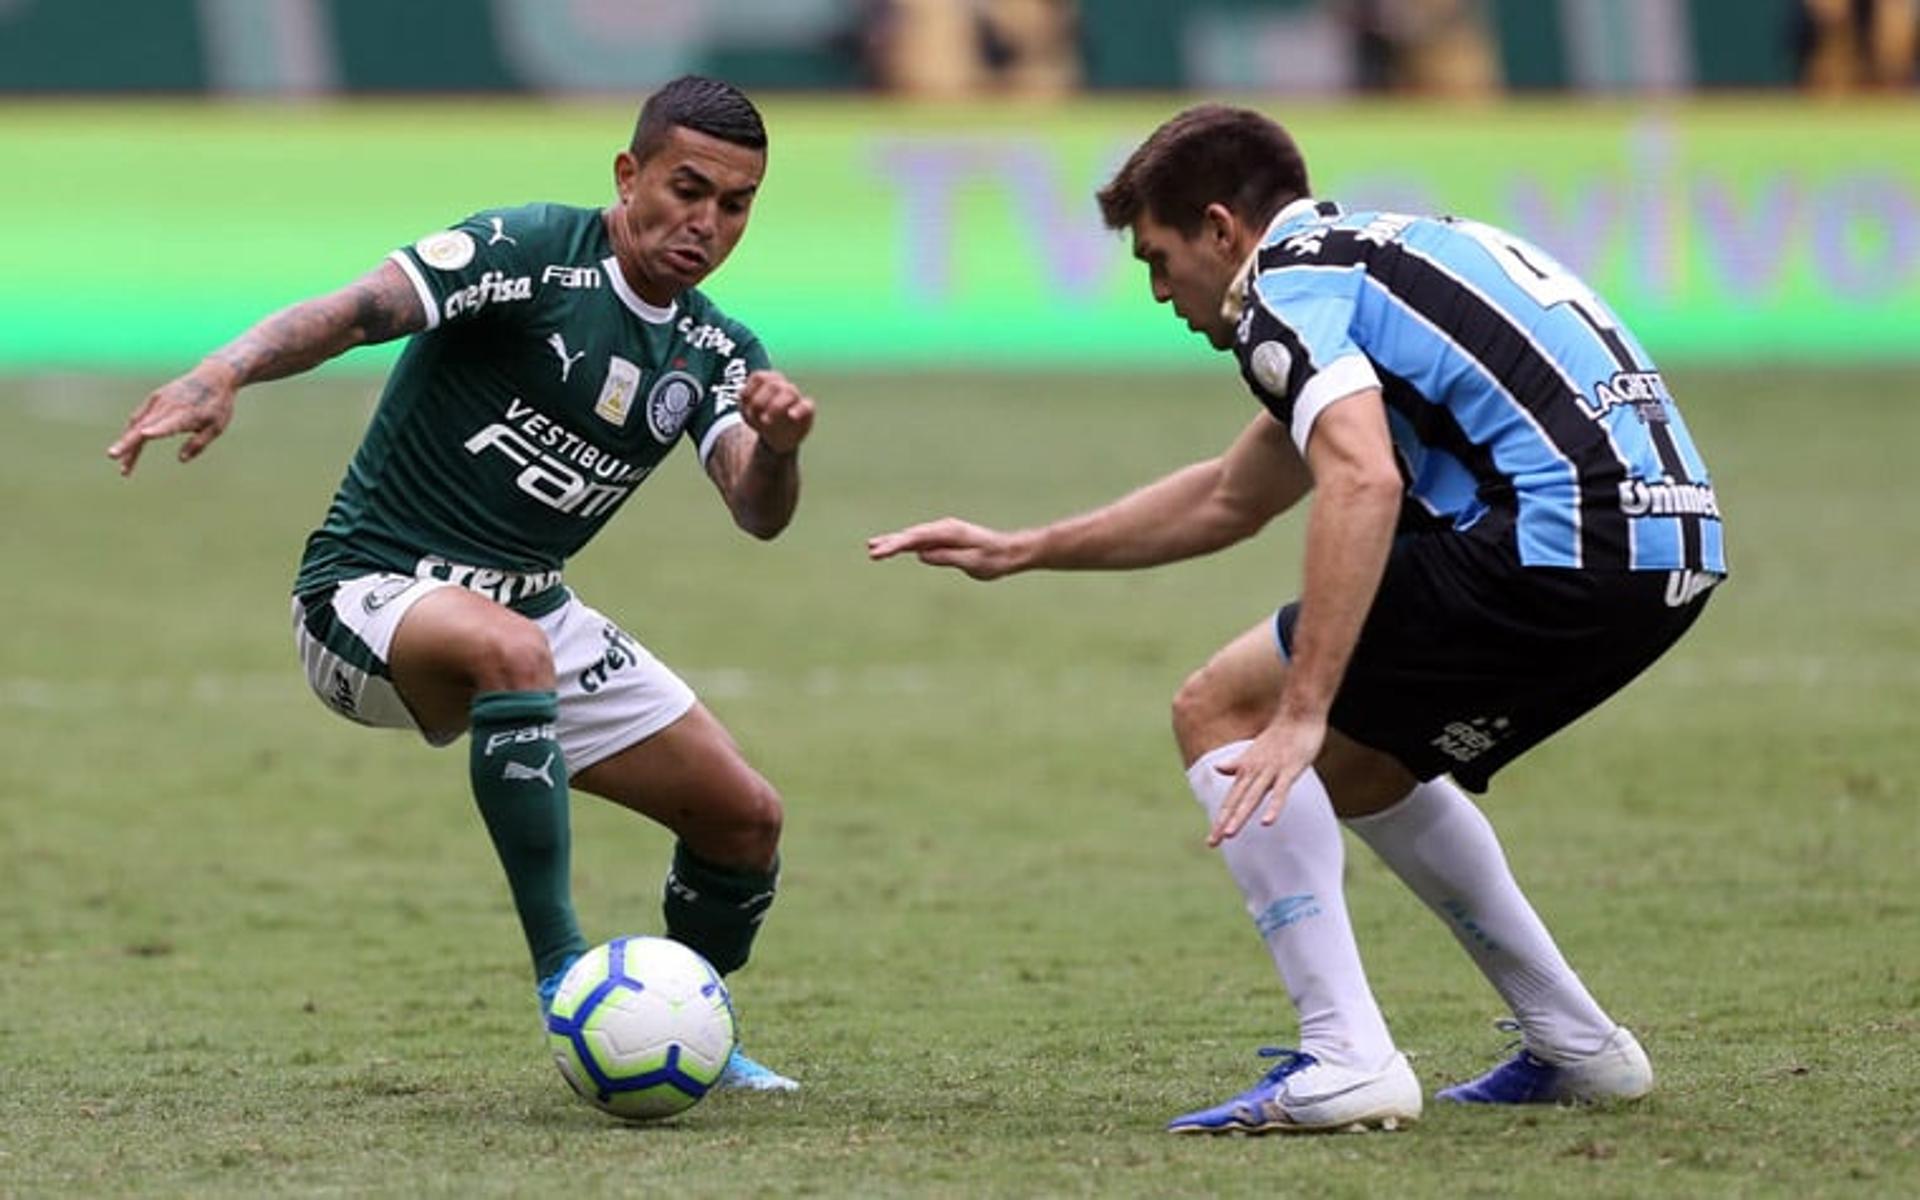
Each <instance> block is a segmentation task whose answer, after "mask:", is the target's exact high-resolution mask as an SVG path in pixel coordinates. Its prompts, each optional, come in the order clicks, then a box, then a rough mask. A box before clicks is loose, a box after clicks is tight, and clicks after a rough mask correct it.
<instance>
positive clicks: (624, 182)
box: [613, 150, 640, 204]
mask: <svg viewBox="0 0 1920 1200" xmlns="http://www.w3.org/2000/svg"><path fill="white" fill-rule="evenodd" d="M639 178H640V162H639V160H638V159H636V158H634V157H633V152H632V151H630V150H622V151H621V152H620V153H618V154H616V155H614V156H613V190H614V194H615V195H617V196H619V197H620V202H621V203H622V204H625V203H627V202H628V201H630V200H632V199H633V188H634V183H635V181H637V180H638V179H639Z"/></svg>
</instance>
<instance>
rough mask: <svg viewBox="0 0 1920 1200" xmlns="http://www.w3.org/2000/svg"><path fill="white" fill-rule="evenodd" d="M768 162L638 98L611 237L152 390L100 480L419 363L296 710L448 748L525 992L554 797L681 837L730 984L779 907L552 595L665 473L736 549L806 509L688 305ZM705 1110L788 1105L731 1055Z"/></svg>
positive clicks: (553, 831)
mask: <svg viewBox="0 0 1920 1200" xmlns="http://www.w3.org/2000/svg"><path fill="white" fill-rule="evenodd" d="M766 147H767V135H766V129H765V126H764V125H763V124H762V123H761V119H760V114H759V112H758V110H756V109H755V108H754V106H753V104H752V102H751V101H749V100H748V99H747V97H746V96H744V95H742V94H741V93H740V92H739V91H737V90H736V89H734V88H733V87H732V86H730V85H728V84H725V83H722V82H720V81H719V80H714V79H704V78H700V77H695V76H689V77H685V78H682V79H678V80H675V81H673V82H671V83H669V84H667V85H666V86H664V87H662V88H661V89H660V90H659V91H658V92H655V93H654V94H653V95H652V96H651V97H649V98H648V100H647V102H646V104H645V105H644V106H643V107H642V108H641V111H640V118H639V121H638V122H637V124H636V125H635V128H634V133H633V138H632V140H631V142H630V143H629V145H628V146H627V148H626V149H624V150H622V151H620V152H619V153H618V154H617V155H616V156H615V159H614V172H613V174H614V188H615V200H614V203H613V204H612V205H610V206H609V207H607V208H604V209H602V208H579V207H573V206H569V205H560V204H531V205H525V206H522V207H519V208H508V209H496V210H488V211H484V212H481V213H478V214H475V215H474V216H471V217H469V218H467V219H466V220H464V221H461V222H459V223H458V224H456V225H455V226H453V227H452V228H450V229H445V230H441V231H439V232H436V233H432V234H429V235H428V236H426V237H423V238H421V239H420V240H419V241H417V242H415V243H413V244H412V245H409V246H405V247H402V248H401V249H399V250H396V251H394V252H393V254H392V255H390V256H389V257H388V259H387V261H386V262H384V263H382V264H381V265H380V266H379V267H378V268H376V269H375V270H374V271H372V272H371V273H369V274H368V275H366V276H365V277H363V278H361V279H360V280H359V281H357V282H355V283H353V284H351V285H349V286H348V287H346V288H343V289H341V290H340V291H338V292H335V293H332V294H330V295H326V296H321V297H318V298H316V299H313V300H309V301H306V302H304V303H301V304H297V305H295V306H293V307H292V308H289V309H287V310H285V311H284V312H280V313H276V314H274V315H273V316H270V317H268V318H266V319H265V320H263V321H261V322H260V323H259V324H258V325H255V326H254V327H253V328H252V329H250V330H248V331H247V332H246V333H244V334H242V335H241V336H240V337H239V338H238V339H236V340H235V341H234V342H232V343H231V344H229V345H227V346H225V347H222V348H221V349H219V350H216V351H214V352H213V353H212V354H210V355H209V356H208V357H207V358H206V359H205V360H204V361H203V362H202V363H201V364H200V365H199V366H197V367H195V368H194V369H193V370H192V371H191V372H189V373H188V374H186V375H184V376H181V377H180V378H179V379H176V380H174V381H172V382H171V383H168V384H166V385H165V386H163V387H161V388H160V389H159V390H158V391H156V392H154V393H153V394H152V395H151V396H149V397H148V398H147V400H146V402H145V403H143V404H142V405H141V406H140V407H139V408H138V409H136V410H135V412H134V413H133V416H132V417H131V418H130V419H129V420H128V422H127V427H126V430H125V432H124V433H122V435H121V436H120V438H119V439H118V440H117V441H116V442H115V443H114V444H113V445H112V446H111V447H110V448H109V449H108V451H107V453H108V454H109V456H110V457H112V458H113V459H115V460H116V461H117V462H118V463H119V464H120V469H121V472H122V473H123V474H126V473H131V472H132V471H133V469H134V466H135V464H136V463H137V462H138V461H139V457H140V451H141V448H142V447H143V445H145V443H147V442H149V441H152V440H154V439H156V438H167V437H173V436H177V435H185V436H186V438H187V440H186V442H185V443H184V445H183V446H182V448H181V450H180V458H181V460H182V461H187V460H190V459H192V458H194V457H196V456H197V455H199V454H200V452H201V451H202V450H204V449H205V448H206V447H207V445H208V444H209V443H210V442H212V441H213V439H214V438H216V437H218V436H219V435H220V434H221V433H222V432H223V431H224V430H225V429H226V426H227V423H228V421H229V420H231V419H232V415H233V405H234V397H235V393H236V392H237V391H238V389H239V388H241V387H242V386H244V385H246V384H249V383H255V382H260V381H263V380H270V379H280V378H284V377H285V376H288V375H293V374H296V373H298V372H301V371H305V370H307V369H309V368H311V367H314V366H316V365H318V364H319V363H321V362H324V361H325V360H327V359H329V358H332V357H334V356H335V355H338V354H341V353H344V352H345V351H347V350H349V349H351V348H352V347H354V346H359V345H367V344H371V343H375V342H384V341H389V340H392V339H394V338H398V337H405V336H408V335H412V337H411V340H410V341H409V342H408V344H407V348H406V351H405V352H404V353H403V354H402V355H401V357H400V361H399V364H398V365H397V366H396V367H395V368H394V370H393V373H392V374H391V375H390V376H389V377H388V380H387V385H386V389H385V391H384V393H383V394H382V396H381V399H380V405H379V407H378V409H377V410H376V411H375V413H374V415H373V420H372V422H371V424H370V425H369V427H368V429H367V433H366V436H365V438H364V439H363V440H362V442H361V444H360V448H359V450H358V451H357V452H356V453H355V454H354V457H353V462H352V464H351V465H350V466H349V467H348V469H347V473H346V478H345V479H344V480H343V481H342V482H341V484H340V488H339V491H338V492H336V493H335V495H334V499H333V504H332V505H331V507H330V508H329V509H328V512H327V516H326V519H325V521H324V522H323V523H322V525H321V526H320V528H319V529H318V530H316V531H315V532H314V534H313V535H312V537H310V538H309V539H308V541H307V550H306V555H305V557H304V558H303V559H302V561H301V564H300V572H299V576H298V578H297V579H296V580H295V582H294V589H293V590H294V601H293V619H294V632H295V639H296V642H297V644H298V647H299V650H300V654H301V657H302V659H303V661H304V664H305V666H306V671H307V677H308V681H309V683H310V684H311V685H312V687H313V689H314V691H315V693H316V694H317V695H318V696H319V697H320V699H321V700H322V701H323V702H325V703H326V704H327V705H328V706H329V707H331V708H333V709H334V710H335V711H336V712H338V713H339V714H340V715H342V716H344V717H346V718H348V719H349V720H353V721H356V722H359V723H361V724H364V725H374V726H385V727H391V728H401V729H412V730H416V731H417V732H418V733H420V734H421V735H422V736H423V737H424V738H425V739H426V740H427V741H428V742H430V743H432V744H434V745H446V744H448V743H451V742H453V741H455V740H457V739H458V738H459V737H460V736H461V735H462V734H463V733H471V737H470V739H469V745H470V751H469V763H468V778H469V782H470V784H471V787H472V789H473V794H474V798H475V800H476V802H477V803H478V805H479V807H480V812H481V815H482V817H483V818H484V820H485V822H486V825H487V829H488V832H489V834H490V835H491V836H492V839H493V843H494V847H495V849H496V851H497V852H498V854H499V857H500V861H501V864H502V866H503V867H504V868H505V870H506V874H507V882H508V885H509V888H510V890H511V892H512V894H513V900H514V907H515V910H516V911H517V913H518V915H519V917H520V923H521V928H522V930H523V932H524V933H525V935H526V938H527V945H528V949H529V951H530V952H531V955H532V959H533V966H534V978H535V980H536V991H537V993H538V995H539V997H540V999H541V1001H542V1003H543V1005H544V1004H545V1003H546V1002H547V1001H549V1000H551V998H552V996H553V994H554V991H555V990H556V989H557V987H558V986H559V983H560V980H561V978H562V976H563V974H564V973H565V970H566V968H567V966H568V965H569V964H571V963H572V961H573V960H574V959H576V958H578V957H579V955H580V953H581V952H582V951H583V950H585V949H586V940H585V939H584V938H583V937H582V935H581V931H580V926H579V922H578V921H577V920H576V918H575V916H574V911H573V900H572V884H571V880H570V877H569V876H570V852H569V836H570V835H569V814H568V796H569V791H570V789H576V788H577V789H579V790H582V791H587V792H591V793H593V794H595V795H598V796H603V797H605V798H607V799H609V800H612V801H614V802H615V803H617V804H620V805H623V806H625V807H627V808H630V809H632V810H634V811H635V812H638V813H641V814H643V815H645V816H648V817H651V818H653V819H654V820H657V821H659V822H661V823H662V824H664V825H666V826H667V827H668V828H670V829H672V830H673V831H674V833H675V834H676V835H677V837H678V843H677V845H676V846H675V848H674V855H673V863H672V867H671V869H670V870H669V872H668V874H667V877H666V888H665V898H664V901H663V908H664V911H665V923H666V932H667V935H668V936H669V937H672V938H675V939H676V940H678V941H681V942H683V943H685V944H686V945H688V946H691V947H692V948H693V949H695V950H697V951H699V952H700V953H701V954H702V955H704V956H705V957H706V958H707V959H708V960H709V961H711V962H712V963H713V965H714V966H715V967H716V968H718V969H719V970H720V971H721V972H723V973H724V972H728V971H732V970H733V969H735V968H737V967H739V966H741V965H742V964H744V963H745V962H746V960H747V956H748V952H749V951H750V949H751V947H752V945H753V941H754V938H755V936H756V935H757V933H758V931H759V928H760V922H761V920H762V918H763V917H765V915H766V912H767V909H768V907H769V906H770V905H771V904H772V902H773V896H774V885H775V879H776V876H777V869H778V850H779V842H780V832H781V825H782V821H783V809H782V805H781V801H780V797H779V794H778V793H777V792H775V791H774V789H773V787H772V786H771V785H770V784H768V782H767V781H766V780H765V779H764V778H762V777H761V776H760V774H759V773H758V772H757V771H755V770H754V769H753V767H752V766H751V765H749V764H748V763H747V761H746V760H745V758H743V757H742V755H741V753H740V750H739V747H738V746H737V745H736V744H735V743H734V741H733V738H732V737H731V736H730V735H729V734H728V733H727V731H726V729H725V728H724V727H722V726H721V724H720V722H719V721H718V720H717V719H716V718H715V717H714V716H713V714H712V713H710V712H709V711H708V710H707V709H706V707H705V706H704V705H702V704H700V703H699V702H698V700H697V699H696V698H695V696H694V693H693V691H692V689H690V688H689V687H688V686H687V685H686V683H684V682H683V681H682V680H681V679H680V678H679V676H677V675H676V674H674V672H673V671H672V670H670V669H669V668H668V667H667V666H666V665H665V664H663V663H661V662H660V661H659V660H658V659H656V658H655V657H654V656H653V655H652V654H650V653H649V652H648V651H647V649H646V647H645V646H643V645H642V644H641V643H640V641H639V640H638V639H637V638H635V637H634V636H633V635H632V634H630V633H628V632H627V631H626V630H624V629H622V628H621V627H620V626H619V625H618V624H616V623H615V622H613V621H612V620H610V619H608V618H607V617H605V616H603V615H601V614H600V613H599V612H598V611H596V610H594V609H593V608H591V607H589V606H588V605H587V604H586V603H585V602H583V601H582V600H581V599H580V598H579V597H578V596H576V595H575V594H574V593H573V591H572V590H571V589H570V588H568V587H567V585H566V584H565V583H564V582H563V580H562V568H563V567H564V565H565V562H566V560H567V559H568V558H570V557H571V556H572V555H573V554H574V553H575V552H576V551H577V550H579V549H580V548H581V547H582V546H584V545H585V544H586V543H587V541H588V540H589V539H591V538H592V537H593V536H594V535H595V534H597V533H598V532H599V531H600V530H601V529H602V528H603V527H604V526H605V525H606V523H607V521H608V520H609V519H610V518H611V517H612V516H613V514H614V513H615V512H616V511H617V510H618V509H619V508H620V507H621V506H622V505H624V504H625V503H626V501H627V499H628V498H629V497H630V496H631V495H632V494H633V493H634V491H635V490H636V489H638V487H639V486H640V484H641V483H642V482H643V481H645V479H646V478H647V476H648V475H649V474H651V473H652V472H653V470H654V469H655V468H656V467H657V466H658V465H659V464H660V463H662V462H663V461H664V460H665V459H666V457H667V455H668V454H669V452H670V451H671V450H672V449H673V447H674V446H676V445H679V444H681V443H683V442H684V443H685V444H687V445H689V446H691V447H692V448H693V450H694V451H695V452H696V453H697V454H698V456H699V459H700V463H701V465H702V466H703V467H704V468H705V469H706V472H707V475H708V476H709V477H710V478H711V479H712V481H713V483H714V486H715V487H716V488H717V489H718V490H719V493H720V495H721V498H722V499H723V500H724V501H725V503H726V505H727V507H728V509H729V511H730V512H731V513H732V515H733V518H734V521H735V523H736V524H737V525H739V526H740V528H742V529H744V530H746V531H747V532H749V533H751V534H753V535H754V536H755V537H759V538H763V539H764V538H772V537H774V536H776V535H778V534H779V533H780V531H781V530H782V529H784V528H785V527H786V525H787V523H788V521H789V520H791V519H792V516H793V513H794V508H795V506H796V504H797V503H798V501H799V489H800V472H799V450H800V444H801V442H802V441H803V440H805V438H806V437H807V435H808V433H809V431H810V430H811V429H812V426H813V417H814V404H813V401H812V400H811V399H810V398H808V397H807V396H806V395H804V394H803V393H801V391H800V390H799V389H798V388H796V387H795V386H794V385H793V384H792V383H791V382H790V381H788V380H787V379H786V377H785V376H783V375H781V374H780V373H779V372H777V371H775V370H773V369H771V366H770V363H769V359H768V356H767V352H766V350H765V348H764V347H763V346H762V345H761V343H760V340H759V339H758V338H757V337H755V336H754V335H753V333H752V331H750V330H749V329H747V328H746V327H745V326H744V325H742V324H740V323H739V322H737V321H735V320H733V319H732V318H731V317H728V316H727V315H726V314H724V313H722V312H721V311H720V310H719V309H718V308H717V307H716V306H715V305H714V303H713V302H712V301H711V300H710V299H708V298H707V297H706V296H705V295H704V294H703V293H701V292H700V291H699V290H698V288H697V287H696V286H695V285H696V284H698V283H700V282H701V281H702V280H703V279H705V278H706V277H707V276H708V275H709V274H711V273H712V272H713V271H714V270H715V269H717V268H718V267H719V266H720V264H721V263H723V262H724V261H725V260H726V258H727V256H728V254H729V253H731V252H732V250H733V247H734V246H735V244H736V243H737V242H738V241H739V240H740V237H741V235H742V234H743V233H744V232H745V231H746V227H747V218H748V216H749V215H750V213H751V211H752V207H753V199H754V196H755V194H756V193H757V192H758V191H759V187H760V181H761V178H762V176H763V175H764V174H765V171H766V157H767V153H766ZM719 1082H720V1083H721V1084H722V1085H723V1086H737V1087H746V1088H752V1089H758V1090H787V1089H791V1088H793V1087H794V1086H796V1085H795V1084H794V1083H793V1081H792V1080H790V1079H787V1078H786V1077H784V1076H782V1075H780V1074H779V1073H777V1072H774V1071H772V1070H769V1069H768V1068H766V1067H764V1066H762V1065H761V1064H759V1063H756V1062H754V1061H753V1060H752V1059H750V1058H748V1057H746V1056H745V1055H744V1054H740V1053H738V1052H736V1053H735V1055H734V1057H733V1059H732V1060H731V1061H730V1062H729V1064H728V1065H727V1068H726V1071H725V1073H724V1075H723V1076H722V1077H721V1079H720V1081H719Z"/></svg>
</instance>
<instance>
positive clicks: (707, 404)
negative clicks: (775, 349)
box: [687, 323, 772, 467]
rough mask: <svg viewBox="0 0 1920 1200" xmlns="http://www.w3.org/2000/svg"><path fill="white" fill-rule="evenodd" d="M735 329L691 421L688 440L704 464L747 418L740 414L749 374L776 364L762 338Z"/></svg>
mask: <svg viewBox="0 0 1920 1200" xmlns="http://www.w3.org/2000/svg"><path fill="white" fill-rule="evenodd" d="M730 324H731V323H730ZM731 332H732V333H733V334H734V335H735V336H736V340H735V341H734V344H733V350H732V352H731V353H722V354H720V355H719V356H717V357H716V358H715V360H714V368H713V374H712V376H711V377H710V378H709V379H708V380H707V386H706V388H705V389H704V390H703V394H702V396H701V399H700V403H699V404H697V405H695V406H694V410H693V415H692V416H691V417H689V418H688V420H687V435H688V439H689V440H690V441H691V442H692V443H693V445H694V446H695V448H696V449H697V450H698V452H699V455H700V465H701V466H703V467H704V466H706V465H707V458H708V457H709V456H710V455H711V454H712V453H713V447H714V445H715V444H716V443H718V442H719V440H720V435H721V434H723V433H725V432H726V431H727V430H729V429H732V428H733V427H734V426H735V425H739V424H741V423H742V422H743V421H744V420H745V418H743V417H742V416H741V415H740V389H741V388H742V387H745V386H746V383H747V376H749V375H751V374H753V373H754V372H755V371H762V370H765V369H766V368H767V367H769V366H771V365H772V362H771V361H770V360H769V359H768V357H767V351H766V347H764V346H762V345H761V344H760V339H759V338H757V337H755V336H754V335H753V334H752V333H750V332H748V331H747V330H746V328H745V327H743V326H739V325H733V327H732V329H731Z"/></svg>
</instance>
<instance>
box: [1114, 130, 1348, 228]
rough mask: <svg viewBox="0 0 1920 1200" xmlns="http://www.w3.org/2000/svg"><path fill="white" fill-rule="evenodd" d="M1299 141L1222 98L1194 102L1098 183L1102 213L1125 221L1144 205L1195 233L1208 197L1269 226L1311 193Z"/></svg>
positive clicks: (1242, 216)
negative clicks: (1277, 215) (1109, 179)
mask: <svg viewBox="0 0 1920 1200" xmlns="http://www.w3.org/2000/svg"><path fill="white" fill-rule="evenodd" d="M1311 194H1312V192H1311V191H1310V190H1309V188H1308V186H1307V164H1306V160H1305V159H1303V158H1302V157H1300V147H1298V146H1296V145H1294V142H1293V138H1292V137H1291V136H1290V135H1289V134H1288V133H1287V131H1286V130H1285V129H1282V128H1281V127H1280V125H1279V124H1278V123H1277V122H1275V121H1273V120H1271V119H1269V118H1267V117H1264V116H1262V115H1261V114H1259V113H1257V112H1254V111H1252V110H1251V109H1245V108H1231V107H1229V106H1227V105H1225V104H1201V105H1198V106H1196V107H1194V108H1189V109H1188V110H1186V111H1185V112H1183V113H1181V114H1180V115H1179V116H1177V117H1174V118H1173V119H1172V120H1170V121H1168V122H1167V123H1166V124H1164V125H1162V126H1160V128H1158V129H1156V130H1154V131H1153V133H1152V134H1151V135H1150V136H1149V137H1148V138H1147V140H1146V141H1144V142H1142V143H1140V147H1139V149H1137V150H1135V151H1134V152H1133V154H1132V155H1131V156H1129V157H1128V159H1127V161H1126V163H1125V164H1124V165H1123V166H1121V168H1120V170H1119V171H1118V172H1117V173H1116V174H1115V175H1114V177H1113V180H1112V182H1110V183H1108V184H1107V186H1106V187H1103V188H1101V189H1100V191H1099V193H1098V195H1099V200H1100V215H1101V217H1103V218H1104V219H1105V220H1106V223H1107V228H1109V229H1125V228H1127V227H1128V226H1130V225H1132V224H1133V223H1134V221H1136V220H1138V219H1139V217H1140V215H1141V214H1142V213H1145V214H1146V215H1148V216H1150V217H1152V218H1153V219H1154V220H1156V221H1158V222H1160V223H1161V224H1163V225H1170V226H1172V227H1173V228H1174V229H1176V230H1178V231H1179V232H1180V234H1181V236H1182V237H1192V236H1193V235H1194V234H1195V233H1198V232H1199V230H1200V222H1201V218H1202V216H1203V215H1204V214H1205V213H1206V211H1207V205H1209V204H1216V203H1217V204H1224V205H1226V206H1227V207H1228V208H1229V209H1231V210H1233V212H1234V214H1235V215H1236V216H1238V217H1239V218H1240V219H1241V220H1243V221H1245V222H1247V223H1248V224H1250V225H1256V226H1260V227H1263V228H1264V227H1265V226H1266V224H1267V222H1268V221H1271V220H1272V219H1273V215H1274V214H1275V213H1277V212H1279V211H1280V210H1281V209H1282V208H1283V207H1285V206H1286V204H1287V203H1288V202H1289V201H1292V200H1297V199H1299V198H1300V197H1302V196H1308V195H1311Z"/></svg>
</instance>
